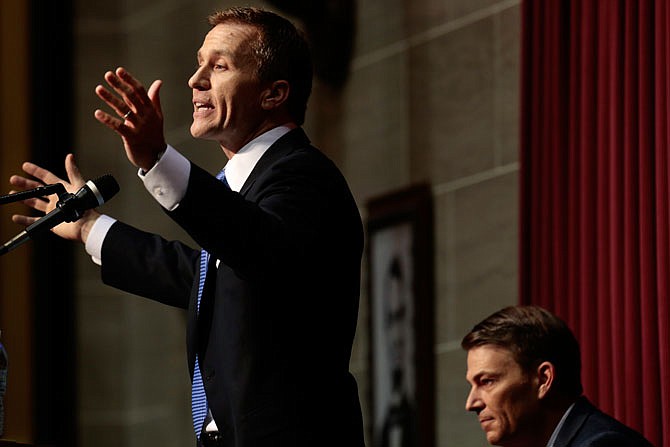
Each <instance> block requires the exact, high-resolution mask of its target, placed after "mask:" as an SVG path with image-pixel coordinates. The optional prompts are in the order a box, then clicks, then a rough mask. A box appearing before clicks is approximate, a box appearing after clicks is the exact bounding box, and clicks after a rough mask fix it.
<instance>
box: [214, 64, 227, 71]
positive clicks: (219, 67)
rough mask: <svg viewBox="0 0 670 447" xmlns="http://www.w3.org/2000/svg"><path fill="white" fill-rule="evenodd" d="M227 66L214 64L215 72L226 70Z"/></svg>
mask: <svg viewBox="0 0 670 447" xmlns="http://www.w3.org/2000/svg"><path fill="white" fill-rule="evenodd" d="M225 69H226V66H225V65H222V64H214V70H225Z"/></svg>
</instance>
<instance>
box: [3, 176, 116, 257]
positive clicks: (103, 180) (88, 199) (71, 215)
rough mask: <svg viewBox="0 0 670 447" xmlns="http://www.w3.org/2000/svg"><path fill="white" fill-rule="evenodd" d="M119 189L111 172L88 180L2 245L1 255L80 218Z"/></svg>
mask: <svg viewBox="0 0 670 447" xmlns="http://www.w3.org/2000/svg"><path fill="white" fill-rule="evenodd" d="M119 189H120V188H119V184H118V183H117V182H116V180H115V179H114V177H112V176H111V175H109V174H106V175H103V176H101V177H98V178H97V179H95V180H89V181H87V182H86V184H85V185H84V186H82V187H81V189H80V190H79V191H77V192H76V193H74V194H71V193H68V194H64V195H63V196H62V197H61V200H59V201H58V203H57V204H56V208H54V210H53V211H51V212H50V213H49V214H47V215H46V216H44V217H42V218H41V219H39V220H37V221H36V222H35V223H33V224H32V225H30V226H28V227H26V229H25V230H23V231H22V232H21V233H19V234H17V235H16V236H15V237H13V238H12V239H10V240H9V241H7V242H6V243H5V245H3V246H1V247H0V256H2V255H4V254H5V253H7V252H9V251H11V250H13V249H15V248H16V247H18V246H19V245H21V244H23V243H24V242H26V241H28V239H30V238H34V237H35V236H37V235H38V234H40V233H42V232H44V231H48V230H50V229H51V228H53V227H55V226H56V225H58V224H60V223H62V222H74V221H76V220H78V219H79V218H80V217H81V216H82V215H83V214H84V211H86V210H89V209H91V208H95V207H97V206H100V205H102V204H103V203H105V202H106V201H108V200H109V199H111V198H112V197H114V195H115V194H116V193H117V192H119Z"/></svg>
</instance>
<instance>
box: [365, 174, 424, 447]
mask: <svg viewBox="0 0 670 447" xmlns="http://www.w3.org/2000/svg"><path fill="white" fill-rule="evenodd" d="M367 233H368V284H369V295H368V296H369V300H370V321H369V328H370V365H371V367H370V402H371V408H372V424H371V425H372V440H373V447H395V446H402V447H432V446H433V445H434V443H435V433H434V432H435V422H434V413H435V411H434V402H435V397H434V395H435V384H434V382H435V380H434V363H435V362H434V353H433V343H434V322H433V320H434V316H433V308H434V304H433V212H432V195H431V191H430V187H429V186H428V185H416V186H412V187H409V188H407V189H404V190H401V191H397V192H393V193H390V194H387V195H384V196H382V197H379V198H375V199H373V200H371V201H370V202H369V203H368V224H367Z"/></svg>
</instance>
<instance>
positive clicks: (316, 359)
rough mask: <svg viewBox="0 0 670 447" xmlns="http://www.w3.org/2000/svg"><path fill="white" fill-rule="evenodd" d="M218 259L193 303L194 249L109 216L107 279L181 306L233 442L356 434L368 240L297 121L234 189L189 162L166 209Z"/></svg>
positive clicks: (337, 179) (357, 437) (352, 437)
mask: <svg viewBox="0 0 670 447" xmlns="http://www.w3.org/2000/svg"><path fill="white" fill-rule="evenodd" d="M168 214H169V215H170V217H172V218H173V219H174V220H175V221H176V222H177V223H178V224H179V225H180V226H181V227H182V228H184V229H185V230H186V231H187V232H188V233H189V235H190V236H191V237H193V239H194V240H195V241H197V242H198V243H199V244H200V245H201V246H202V247H204V248H206V249H207V250H208V251H209V252H210V253H211V257H212V263H214V261H215V260H216V259H219V260H220V261H221V263H220V266H219V268H218V270H217V269H216V267H213V266H212V264H210V269H209V273H208V275H207V280H206V283H205V291H204V294H203V298H202V301H201V304H200V312H199V314H198V315H196V312H195V310H194V305H195V300H196V295H197V280H198V262H199V261H198V256H199V254H198V253H199V252H198V250H193V249H191V248H189V247H187V246H185V245H184V244H182V243H179V242H168V241H166V240H164V239H162V238H160V237H158V236H156V235H152V234H148V233H144V232H141V231H139V230H137V229H134V228H132V227H130V226H128V225H125V224H123V223H120V222H117V223H116V224H114V225H113V226H112V228H111V229H110V231H109V233H108V235H107V237H106V239H105V241H104V243H103V249H102V278H103V281H104V282H105V283H107V284H110V285H112V286H115V287H118V288H120V289H123V290H126V291H129V292H131V293H135V294H138V295H142V296H145V297H148V298H151V299H154V300H156V301H160V302H162V303H166V304H169V305H172V306H177V307H182V308H188V315H189V322H188V333H187V348H188V364H189V368H190V370H191V374H192V373H193V368H194V362H195V354H196V352H197V353H198V356H199V357H198V358H199V363H200V365H201V371H202V377H203V381H204V384H205V389H206V393H207V398H208V402H209V405H210V408H211V410H212V413H213V416H214V419H215V420H216V423H217V426H218V427H219V430H220V431H221V432H222V434H223V437H224V439H225V440H226V441H228V443H227V444H226V445H231V446H236V447H243V446H244V447H246V446H273V447H274V446H287V447H288V446H291V447H297V446H309V447H314V446H317V445H318V446H331V445H332V446H338V447H341V446H362V445H363V430H362V417H361V409H360V404H359V399H358V391H357V387H356V382H355V380H354V378H353V376H352V375H351V374H350V373H349V360H350V355H351V348H352V343H353V338H354V332H355V329H356V320H357V314H358V299H359V292H360V267H361V265H360V263H361V255H362V250H363V229H362V223H361V218H360V215H359V212H358V209H357V207H356V204H355V202H354V199H353V197H352V195H351V193H350V191H349V188H348V186H347V184H346V182H345V180H344V178H343V177H342V175H341V174H340V172H339V171H338V169H337V168H336V167H335V165H334V164H333V163H332V162H331V161H330V160H328V159H327V158H326V157H325V156H324V155H323V154H322V153H321V152H320V151H318V150H317V149H316V148H314V147H312V146H311V145H310V143H309V140H308V139H307V137H306V135H305V134H304V132H303V131H302V130H301V129H295V130H293V131H291V132H289V133H288V134H286V135H284V136H283V137H282V138H280V139H279V140H278V141H277V142H276V143H275V144H274V145H272V146H271V147H270V148H269V149H268V151H267V152H266V153H265V154H264V155H263V156H262V157H261V159H260V160H259V162H258V164H257V165H256V167H255V168H254V170H253V172H252V173H251V175H250V177H249V179H248V180H247V181H246V183H245V184H244V186H243V188H242V190H241V191H240V193H236V192H233V191H231V190H229V189H228V188H227V187H226V186H225V185H224V184H222V183H221V182H219V181H218V180H217V179H216V178H215V177H213V176H212V175H210V174H208V173H207V172H205V171H204V170H202V169H201V168H199V167H197V166H196V165H193V164H192V165H191V175H190V177H189V184H188V190H187V192H186V195H185V197H184V198H183V200H182V201H181V202H180V204H179V206H178V207H177V208H176V210H174V211H173V212H169V213H168Z"/></svg>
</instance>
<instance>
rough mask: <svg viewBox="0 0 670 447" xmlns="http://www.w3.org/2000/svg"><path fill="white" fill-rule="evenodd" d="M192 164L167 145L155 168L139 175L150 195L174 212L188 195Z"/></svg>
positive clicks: (140, 172) (140, 171) (139, 172)
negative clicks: (187, 189)
mask: <svg viewBox="0 0 670 447" xmlns="http://www.w3.org/2000/svg"><path fill="white" fill-rule="evenodd" d="M190 173H191V163H190V162H189V161H188V159H187V158H186V157H184V156H183V155H182V154H180V153H179V152H177V150H176V149H175V148H173V147H172V146H170V145H169V144H168V145H167V148H166V149H165V153H164V154H163V156H162V157H161V158H159V159H158V161H157V162H156V164H155V165H154V167H153V168H151V169H149V171H147V172H144V171H142V170H141V169H140V170H139V171H138V173H137V175H138V176H139V177H140V179H142V182H144V187H145V188H146V189H147V191H149V194H151V195H152V196H153V198H154V199H156V201H157V202H158V203H159V204H160V205H161V206H162V207H163V208H165V209H167V210H168V211H174V209H175V208H177V206H179V202H180V201H181V199H183V198H184V195H185V194H186V188H187V187H188V177H189V175H190Z"/></svg>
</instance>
